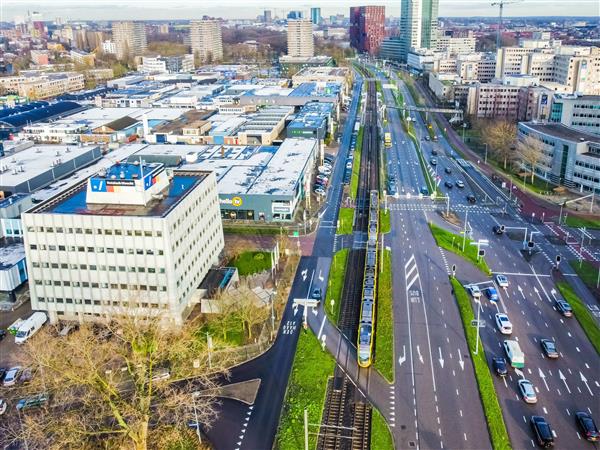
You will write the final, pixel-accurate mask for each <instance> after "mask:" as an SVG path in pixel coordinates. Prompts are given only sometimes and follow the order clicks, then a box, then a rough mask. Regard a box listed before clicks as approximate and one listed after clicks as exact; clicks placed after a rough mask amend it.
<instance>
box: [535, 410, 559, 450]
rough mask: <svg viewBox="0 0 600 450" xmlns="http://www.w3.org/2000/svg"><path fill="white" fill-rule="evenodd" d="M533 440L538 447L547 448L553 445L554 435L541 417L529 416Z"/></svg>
mask: <svg viewBox="0 0 600 450" xmlns="http://www.w3.org/2000/svg"><path fill="white" fill-rule="evenodd" d="M529 423H530V425H531V429H532V430H533V434H534V435H535V440H536V441H537V443H538V445H539V446H540V447H544V448H548V447H552V446H553V445H554V434H553V433H552V428H551V427H550V424H549V423H548V422H546V419H545V418H543V417H542V416H531V419H529Z"/></svg>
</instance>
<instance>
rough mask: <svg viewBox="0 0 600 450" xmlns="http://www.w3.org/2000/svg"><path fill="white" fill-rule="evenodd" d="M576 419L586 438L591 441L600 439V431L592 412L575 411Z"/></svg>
mask: <svg viewBox="0 0 600 450" xmlns="http://www.w3.org/2000/svg"><path fill="white" fill-rule="evenodd" d="M575 421H576V422H577V426H578V427H579V430H580V431H581V434H582V435H583V437H584V438H585V439H587V440H588V441H590V442H598V441H600V432H598V427H597V426H596V423H595V422H594V419H592V416H591V415H590V414H588V413H586V412H585V411H578V412H576V413H575Z"/></svg>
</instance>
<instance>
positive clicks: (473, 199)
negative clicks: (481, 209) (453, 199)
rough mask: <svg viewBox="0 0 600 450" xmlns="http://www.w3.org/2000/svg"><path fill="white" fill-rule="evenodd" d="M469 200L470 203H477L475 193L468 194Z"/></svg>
mask: <svg viewBox="0 0 600 450" xmlns="http://www.w3.org/2000/svg"><path fill="white" fill-rule="evenodd" d="M467 201H468V202H469V203H477V198H476V197H475V196H474V195H473V194H469V195H467Z"/></svg>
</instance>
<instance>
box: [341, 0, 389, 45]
mask: <svg viewBox="0 0 600 450" xmlns="http://www.w3.org/2000/svg"><path fill="white" fill-rule="evenodd" d="M349 33H350V46H351V47H353V48H355V49H356V51H357V52H360V53H368V54H369V55H373V56H376V55H377V54H378V53H379V47H380V46H381V41H383V38H384V37H385V6H353V7H351V8H350V30H349Z"/></svg>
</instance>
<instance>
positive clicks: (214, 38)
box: [190, 19, 223, 62]
mask: <svg viewBox="0 0 600 450" xmlns="http://www.w3.org/2000/svg"><path fill="white" fill-rule="evenodd" d="M190 45H191V47H192V53H193V54H194V55H196V54H198V57H199V58H200V61H202V62H213V61H220V60H222V59H223V37H222V36H221V24H220V23H219V21H218V20H214V19H203V20H194V21H192V23H191V25H190Z"/></svg>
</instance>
